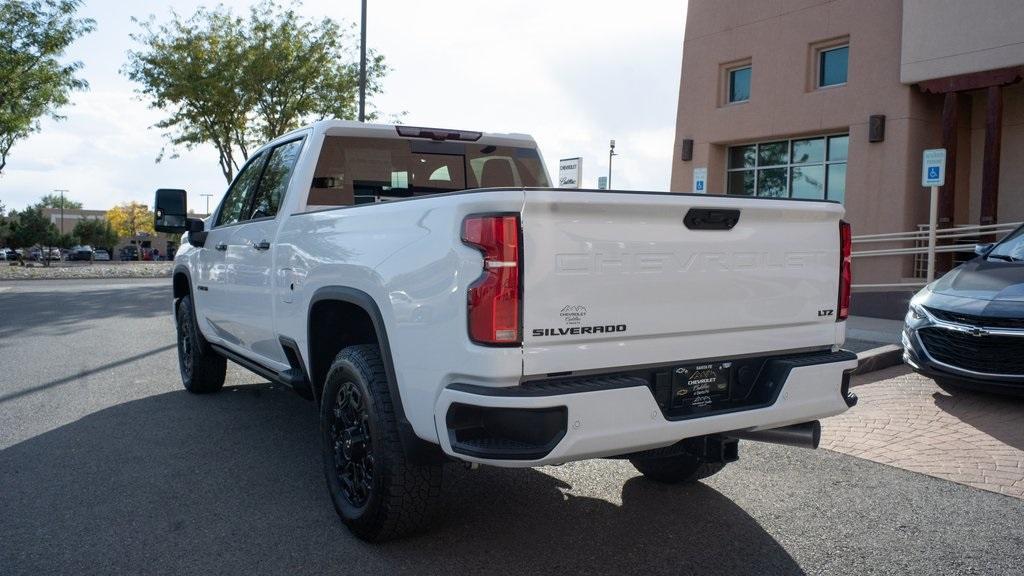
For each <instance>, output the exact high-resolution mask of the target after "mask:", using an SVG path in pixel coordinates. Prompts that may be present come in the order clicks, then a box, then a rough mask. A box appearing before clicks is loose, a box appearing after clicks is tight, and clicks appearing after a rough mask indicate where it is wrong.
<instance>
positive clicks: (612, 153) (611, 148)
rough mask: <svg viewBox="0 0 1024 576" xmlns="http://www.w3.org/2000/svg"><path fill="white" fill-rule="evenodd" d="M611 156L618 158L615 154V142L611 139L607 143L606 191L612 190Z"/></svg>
mask: <svg viewBox="0 0 1024 576" xmlns="http://www.w3.org/2000/svg"><path fill="white" fill-rule="evenodd" d="M612 156H618V154H616V153H615V140H614V139H613V140H612V141H611V142H609V143H608V189H609V190H611V189H612Z"/></svg>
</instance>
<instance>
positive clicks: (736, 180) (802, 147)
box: [726, 134, 849, 202]
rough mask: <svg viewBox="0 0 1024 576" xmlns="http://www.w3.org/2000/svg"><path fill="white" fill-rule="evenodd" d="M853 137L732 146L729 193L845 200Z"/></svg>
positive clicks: (804, 139)
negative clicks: (847, 156)
mask: <svg viewBox="0 0 1024 576" xmlns="http://www.w3.org/2000/svg"><path fill="white" fill-rule="evenodd" d="M848 146H849V136H848V135H846V134H840V135H835V136H819V137H815V138H800V139H797V140H780V141H776V142H760V143H757V144H745V145H743V146H732V147H730V148H729V153H728V173H727V175H726V186H727V190H728V193H729V194H736V195H740V196H767V197H772V198H809V199H816V200H826V199H827V200H835V201H837V202H843V201H844V199H845V196H846V151H847V148H848Z"/></svg>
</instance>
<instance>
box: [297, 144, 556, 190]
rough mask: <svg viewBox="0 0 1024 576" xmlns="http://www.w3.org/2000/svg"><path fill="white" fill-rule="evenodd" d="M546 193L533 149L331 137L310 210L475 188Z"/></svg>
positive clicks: (323, 153)
mask: <svg viewBox="0 0 1024 576" xmlns="http://www.w3.org/2000/svg"><path fill="white" fill-rule="evenodd" d="M524 186H525V187H546V186H548V181H547V177H546V176H545V174H544V167H543V165H542V164H541V160H540V155H539V154H538V153H537V151H536V150H535V149H533V148H518V147H509V146H490V145H485V144H476V143H464V142H432V141H429V140H413V139H409V140H405V139H395V138H350V137H342V136H328V137H327V138H325V139H324V145H323V149H322V150H321V152H320V158H319V160H318V161H317V166H316V173H315V175H314V177H313V183H312V186H311V188H310V190H309V198H308V200H307V202H306V204H307V205H308V206H316V207H323V206H351V205H353V204H368V203H374V202H386V201H388V200H394V199H397V198H410V197H415V196H423V195H427V194H437V193H440V192H453V191H456V190H466V189H470V188H502V187H524Z"/></svg>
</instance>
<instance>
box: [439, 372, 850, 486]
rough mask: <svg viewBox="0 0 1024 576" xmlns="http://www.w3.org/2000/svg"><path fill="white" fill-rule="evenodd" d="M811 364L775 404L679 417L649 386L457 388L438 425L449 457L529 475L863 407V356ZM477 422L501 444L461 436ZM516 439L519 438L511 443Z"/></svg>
mask: <svg viewBox="0 0 1024 576" xmlns="http://www.w3.org/2000/svg"><path fill="white" fill-rule="evenodd" d="M811 360H812V363H808V362H806V361H804V362H800V363H791V365H790V366H788V367H787V369H786V371H785V372H784V374H783V375H782V376H781V378H784V381H783V382H781V384H782V385H781V387H779V388H778V392H777V393H776V394H775V395H774V397H773V398H772V399H771V401H770V403H769V404H768V405H762V406H758V407H753V408H749V409H742V410H733V411H729V412H723V413H710V414H708V415H703V416H696V417H693V416H691V417H686V418H685V419H672V417H671V415H670V416H668V417H666V413H665V412H664V411H663V407H662V406H659V404H658V402H657V401H656V399H655V396H654V393H652V388H651V387H650V386H648V385H647V383H646V382H645V381H643V379H640V378H632V379H631V378H630V377H628V376H623V377H618V376H596V377H593V378H591V379H584V380H580V379H576V380H573V383H572V384H571V385H558V386H547V387H543V386H515V387H510V388H487V387H483V386H470V385H459V384H453V385H451V386H448V387H447V388H445V389H444V390H443V391H442V393H441V395H440V396H439V398H438V400H437V404H436V405H435V410H434V414H435V416H434V418H435V425H436V426H437V430H438V432H439V434H438V436H439V439H440V442H441V448H442V449H443V450H444V452H445V453H446V454H448V455H449V456H452V457H454V458H456V459H461V460H466V461H471V462H480V463H485V464H492V465H496V466H506V467H528V466H539V465H545V464H557V463H562V462H568V461H573V460H582V459H587V458H598V457H604V456H616V455H622V454H628V453H632V452H639V451H643V450H650V449H655V448H661V447H664V446H668V445H671V444H674V443H676V442H678V441H680V440H682V439H685V438H691V437H695V436H704V435H708V434H717V433H722V432H729V431H733V430H760V429H769V428H778V427H781V426H787V425H790V424H797V423H801V422H807V421H810V420H816V419H820V418H825V417H828V416H834V415H836V414H840V413H842V412H844V411H846V410H847V409H848V408H849V407H850V406H852V405H853V404H854V403H855V402H856V397H854V396H853V395H852V394H849V393H848V383H849V372H850V371H852V370H853V369H854V368H856V366H857V360H856V356H854V355H852V354H850V353H848V352H836V353H831V354H822V355H818V356H815V357H813V358H812V359H811ZM472 419H477V420H478V421H481V422H483V424H481V426H482V427H486V428H489V429H490V430H491V431H495V430H496V431H497V432H496V433H495V434H492V436H496V437H494V438H486V439H484V440H480V441H474V442H472V443H466V442H463V441H462V440H460V438H458V437H457V434H456V430H457V429H458V428H459V426H462V425H465V423H466V422H467V420H472ZM504 432H508V434H504ZM509 436H511V437H514V438H516V440H506V439H504V438H506V437H509Z"/></svg>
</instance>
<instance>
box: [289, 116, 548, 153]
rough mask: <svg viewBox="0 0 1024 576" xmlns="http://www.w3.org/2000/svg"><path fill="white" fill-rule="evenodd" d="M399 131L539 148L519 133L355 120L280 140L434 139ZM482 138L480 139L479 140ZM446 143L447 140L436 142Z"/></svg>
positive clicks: (329, 122) (324, 124)
mask: <svg viewBox="0 0 1024 576" xmlns="http://www.w3.org/2000/svg"><path fill="white" fill-rule="evenodd" d="M399 130H404V131H407V132H410V131H415V130H423V131H429V132H433V133H435V134H438V135H441V134H446V133H447V134H463V135H466V136H467V140H468V141H472V142H477V143H481V144H491V145H495V146H528V147H531V148H535V147H536V146H537V143H536V141H534V139H533V137H532V136H530V135H529V134H519V133H500V132H481V131H477V130H473V131H471V130H462V129H450V128H433V127H432V128H420V127H418V126H407V125H405V124H370V123H366V122H356V121H353V120H336V119H330V120H320V121H318V122H313V123H312V124H308V125H306V126H303V127H301V128H298V129H296V130H292V131H291V132H289V133H287V134H284V135H282V136H280V137H278V138H275V141H276V140H280V139H282V138H287V137H288V136H290V135H292V134H296V133H298V132H303V131H312V132H313V133H314V134H316V133H322V134H324V135H326V136H352V137H364V138H365V137H373V138H424V139H431V138H430V137H429V136H409V135H402V134H399ZM476 135H479V137H476ZM433 139H435V140H437V139H446V138H433ZM451 140H453V141H460V140H463V139H462V138H452V139H451Z"/></svg>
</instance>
